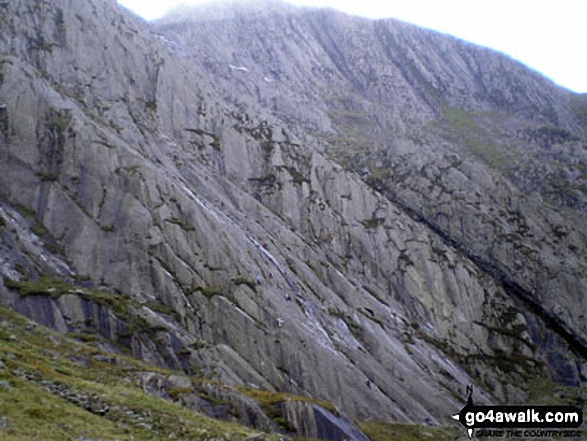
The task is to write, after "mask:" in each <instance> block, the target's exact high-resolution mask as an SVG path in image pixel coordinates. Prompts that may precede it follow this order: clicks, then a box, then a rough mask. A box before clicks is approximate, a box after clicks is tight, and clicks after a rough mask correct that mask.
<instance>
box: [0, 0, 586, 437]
mask: <svg viewBox="0 0 587 441" xmlns="http://www.w3.org/2000/svg"><path fill="white" fill-rule="evenodd" d="M230 11H233V12H234V16H232V15H230V17H226V14H225V13H224V12H222V14H220V17H218V15H217V13H216V12H214V13H210V16H209V17H207V18H205V19H204V18H202V17H200V19H198V20H199V21H198V23H197V26H194V25H193V23H192V22H191V21H190V20H187V21H185V20H183V18H182V19H177V18H174V17H173V16H172V17H171V18H169V19H168V20H166V21H164V22H162V23H160V24H158V25H157V26H151V25H149V24H146V23H144V22H141V21H140V20H138V19H136V18H135V17H133V16H131V15H130V14H128V13H125V12H124V11H121V10H119V9H118V8H117V6H116V4H115V2H109V1H104V0H100V1H98V0H90V1H87V2H84V3H83V4H81V3H79V4H78V3H75V4H72V3H71V2H67V1H65V0H56V1H55V2H52V3H47V2H43V1H40V0H23V1H19V2H13V3H10V4H9V5H8V7H7V9H6V10H3V11H2V12H0V14H1V15H0V21H1V25H2V29H3V30H2V33H1V34H0V48H1V52H2V56H1V59H0V68H1V70H0V72H1V74H2V75H0V79H1V81H0V99H1V100H2V102H0V109H2V110H0V129H1V130H2V133H3V137H0V147H1V148H0V155H1V161H0V196H1V199H0V215H1V216H2V218H1V219H2V224H0V225H1V226H0V237H1V239H2V240H1V247H0V257H1V258H2V267H1V274H2V276H3V278H4V286H3V287H0V291H1V295H0V298H2V300H3V302H4V303H8V304H11V305H13V306H14V308H16V309H17V310H19V311H21V312H23V313H25V314H27V315H28V316H30V317H35V318H36V319H37V320H39V321H41V322H43V323H45V324H47V325H50V326H52V327H54V328H56V329H60V330H63V331H73V330H74V331H75V332H81V331H83V332H87V331H88V330H90V329H94V330H95V331H97V332H98V333H99V334H100V335H102V336H103V337H104V338H106V339H108V340H110V341H111V342H116V343H122V344H123V345H124V346H126V347H128V348H130V349H131V350H132V351H133V353H134V354H135V355H137V356H139V357H143V358H145V359H147V360H149V361H151V362H153V363H155V364H158V365H165V366H170V367H173V368H181V369H184V370H185V371H186V372H191V373H196V372H199V373H201V374H202V375H204V376H205V377H207V378H209V379H216V380H220V381H222V382H224V383H227V384H230V385H232V386H249V387H254V388H255V387H260V388H262V389H268V390H276V391H283V392H291V393H295V394H302V395H307V396H309V397H313V398H320V399H327V400H330V401H332V402H333V403H334V404H335V405H336V406H337V407H339V408H340V409H342V410H343V411H344V412H345V413H346V414H348V415H349V416H350V417H352V418H355V419H356V418H362V419H367V418H378V419H381V418H384V419H387V420H390V421H392V420H401V421H411V422H422V421H424V420H427V421H431V422H435V423H440V422H443V421H448V419H449V417H450V412H447V409H455V410H456V409H458V408H460V406H461V401H462V398H461V396H462V394H463V391H464V386H465V385H467V384H469V383H475V384H476V385H477V386H478V387H477V390H478V392H479V397H478V399H476V402H489V401H495V400H507V401H508V402H513V401H520V400H523V399H525V397H526V396H527V390H526V389H527V387H526V386H527V384H528V383H529V382H530V381H532V380H534V379H540V378H544V377H548V378H555V379H557V380H560V381H564V382H567V383H569V384H578V383H579V382H580V381H582V379H581V377H580V369H583V368H581V366H583V365H584V363H585V357H584V351H585V347H586V346H585V339H586V334H585V333H586V332H587V331H586V330H585V321H584V320H583V318H584V317H583V314H584V312H583V311H584V310H585V308H582V305H584V297H583V296H582V294H581V293H582V292H583V287H584V286H585V273H584V270H585V257H584V256H585V237H584V235H583V234H582V231H583V229H582V228H581V226H582V225H583V223H584V214H583V213H582V212H581V207H582V205H581V204H582V203H583V202H582V200H583V199H582V196H580V195H579V196H577V197H576V198H575V199H576V203H574V205H573V204H572V203H570V202H569V201H570V199H568V198H567V199H565V198H564V197H561V199H559V200H557V201H558V202H557V201H553V203H558V206H551V205H547V204H546V203H545V202H544V201H543V199H541V198H545V197H547V196H548V195H547V194H543V193H544V191H543V190H544V188H546V187H547V185H546V184H545V183H543V182H542V181H541V180H540V178H539V177H537V176H535V175H533V174H532V170H530V169H528V170H529V171H528V173H529V175H528V176H529V177H528V176H527V177H524V176H526V175H522V174H520V173H519V170H520V169H521V168H523V166H524V163H523V162H520V163H519V164H517V165H516V167H517V168H516V169H515V170H513V171H512V172H511V173H510V172H509V168H507V167H505V166H504V168H503V169H500V165H501V164H502V162H500V161H503V160H504V158H505V157H507V155H508V154H510V153H507V151H505V150H504V149H503V146H505V145H508V143H509V142H510V141H511V142H512V143H513V144H512V145H514V146H515V147H516V148H519V149H526V150H527V151H528V152H529V153H528V158H530V159H528V162H527V163H531V162H532V161H536V160H537V159H538V158H542V157H546V158H548V160H550V159H552V160H553V161H554V163H552V164H550V165H549V167H551V168H553V169H554V168H558V167H559V166H560V167H562V168H563V169H565V170H566V169H567V168H568V170H569V173H567V174H565V179H567V181H568V182H571V181H572V180H573V179H574V180H576V182H575V181H573V182H575V183H576V184H577V185H579V184H580V183H581V182H582V181H580V180H579V178H578V177H577V176H576V172H577V170H579V169H580V165H581V164H582V162H581V161H583V157H582V156H581V155H582V154H583V153H582V152H583V150H584V139H585V138H584V136H585V134H584V126H583V125H581V124H582V123H581V120H580V119H579V118H577V117H576V114H577V112H576V110H573V109H576V107H575V108H573V107H570V106H569V104H568V102H569V99H570V96H569V94H568V93H567V92H565V91H563V90H560V89H558V88H556V87H555V86H554V85H552V84H550V83H548V82H547V81H546V80H544V79H542V78H541V77H539V76H538V75H537V74H535V73H532V72H527V70H526V69H524V68H523V67H522V66H520V65H518V64H515V63H513V62H511V61H510V60H506V59H504V58H503V57H502V56H499V55H496V54H493V53H491V52H487V51H484V50H481V49H477V48H474V47H472V46H469V45H466V44H464V43H462V42H457V41H454V40H451V39H447V38H446V37H441V36H438V35H436V34H431V33H429V32H425V31H422V30H419V29H414V28H412V27H409V26H407V25H404V24H401V23H397V22H395V21H376V22H372V21H365V20H362V19H357V18H351V17H347V16H345V15H343V14H339V13H336V12H333V11H315V10H298V9H295V8H288V10H287V11H285V12H282V11H280V10H277V9H276V10H275V11H274V12H272V13H271V14H269V17H268V16H267V15H266V14H260V15H259V14H258V13H257V12H255V10H253V11H249V12H242V11H241V12H239V11H238V10H237V11H236V12H235V11H234V10H233V9H230ZM231 14H232V12H231ZM181 17H183V16H181ZM219 24H221V26H220V25H219ZM220 30H222V34H218V32H219V31H220ZM343 36H344V37H343ZM519 78H523V80H522V79H519ZM514 83H515V84H514ZM518 83H520V84H518ZM536 109H540V111H537V110H536ZM512 115H515V116H512ZM504 120H505V121H506V122H503V121H504ZM550 126H554V127H556V130H555V129H552V130H551V131H550V132H547V133H546V134H544V133H543V131H542V132H541V131H540V127H550ZM567 133H569V134H572V135H571V136H570V137H569V136H567V135H566V134H567ZM455 134H457V135H458V136H457V137H456V138H458V139H456V138H455ZM513 134H515V135H513ZM543 135H544V136H543ZM493 136H494V137H493ZM513 136H515V139H514V138H513ZM490 137H491V143H489V138H490ZM528 139H529V141H528ZM554 140H556V142H555V141H554ZM540 143H542V144H541V145H543V146H544V148H542V150H540V149H539V150H536V149H535V147H536V146H537V145H538V144H540ZM553 143H555V144H556V146H558V147H556V148H554V149H553V150H552V152H550V147H549V146H552V145H553ZM487 146H489V147H487ZM481 147H483V148H481ZM563 147H565V151H566V147H569V148H571V147H573V148H574V151H575V153H572V152H568V154H567V153H565V155H564V158H563V157H562V156H560V155H557V154H556V151H558V150H557V149H559V150H560V149H562V148H563ZM581 149H583V150H581ZM526 150H524V151H526ZM547 150H548V151H549V152H546V151H547ZM571 150H572V149H571ZM503 155H505V156H503ZM557 158H558V159H557ZM571 163H572V164H574V165H573V167H574V168H572V169H571V168H569V167H570V166H569V165H568V164H571ZM506 165H507V164H506ZM567 181H565V182H567ZM535 182H540V185H538V186H537V187H536V191H537V194H535V195H526V194H524V192H525V188H526V187H525V186H534V183H535ZM573 185H574V184H573ZM43 275H45V276H47V275H48V276H51V278H49V279H47V278H41V276H43ZM43 280H44V281H45V282H47V281H49V282H50V283H48V284H47V283H45V284H44V285H43V286H38V285H37V283H38V282H39V281H43ZM131 325H134V326H131ZM104 344H106V342H105V343H104ZM326 366H328V367H329V369H325V367H326ZM147 383H148V384H149V385H150V384H151V382H149V381H147ZM146 387H147V386H146ZM149 387H150V386H149ZM155 389H157V388H155ZM157 390H158V389H157ZM214 393H215V394H218V397H219V399H221V400H227V401H230V402H232V403H240V404H238V405H237V407H238V406H241V411H240V412H239V415H247V414H249V422H251V421H252V420H253V419H255V418H256V419H257V421H258V423H253V424H257V426H258V427H260V428H261V429H262V430H266V427H269V426H270V424H269V422H268V421H265V420H263V418H262V417H260V416H259V417H258V415H257V413H256V412H255V411H251V409H253V407H254V406H253V407H250V406H249V404H247V402H246V401H247V400H244V399H242V400H241V399H240V398H236V396H232V395H231V394H229V395H231V396H227V395H226V394H224V393H223V392H222V391H217V392H214ZM192 398H193V399H192ZM192 398H189V399H188V398H185V399H186V400H187V401H186V403H187V404H188V405H190V406H192V407H194V408H196V409H197V410H204V411H205V407H206V406H203V405H202V403H201V402H200V401H198V399H196V398H195V397H192ZM239 400H240V401H239ZM243 400H244V401H243ZM190 403H191V404H190ZM292 409H293V408H292ZM292 409H290V410H291V412H290V411H289V410H287V408H285V413H287V414H289V413H291V418H289V419H288V421H290V423H291V424H294V425H295V426H296V427H298V426H299V427H302V426H303V425H304V424H308V426H307V427H309V428H308V429H307V431H306V432H304V433H305V434H307V436H322V430H325V431H330V430H332V431H333V432H332V433H335V432H336V433H337V434H340V433H343V434H344V433H347V432H345V430H346V429H345V426H344V424H343V423H340V422H333V421H334V420H332V418H331V417H332V415H327V414H324V413H321V411H320V412H319V411H317V410H316V408H308V407H306V408H304V409H298V410H296V409H293V410H292ZM208 410H210V409H208ZM211 411H215V410H213V409H212V410H211ZM218 411H219V412H222V410H218ZM250 412H252V413H250ZM288 412H289V413H288ZM302 414H303V415H304V416H303V417H302V416H300V415H302ZM250 415H253V416H250ZM255 415H257V416H255ZM296 415H298V416H296ZM243 418H244V417H243ZM326 421H330V423H328V424H334V426H336V427H338V429H333V428H328V429H322V428H323V427H325V426H324V425H325V424H326ZM334 426H333V427H334ZM304 427H305V426H304ZM328 427H331V426H328ZM300 430H301V429H300ZM304 430H306V429H304ZM324 436H325V435H324ZM332 436H339V435H332ZM341 436H346V435H341ZM353 436H354V435H353ZM331 439H335V438H331Z"/></svg>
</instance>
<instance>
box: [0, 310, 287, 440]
mask: <svg viewBox="0 0 587 441" xmlns="http://www.w3.org/2000/svg"><path fill="white" fill-rule="evenodd" d="M101 356H104V357H107V358H109V359H110V360H112V357H115V358H114V360H115V362H114V363H110V362H104V361H99V360H100V359H101ZM0 361H1V363H0V427H2V426H3V425H5V426H6V427H4V428H0V438H2V439H3V440H8V441H16V440H35V439H38V440H66V439H76V440H77V439H82V438H84V439H85V438H88V439H100V440H114V439H120V440H127V439H137V440H138V439H140V440H150V439H163V438H174V439H189V440H200V439H211V438H220V439H230V440H239V439H245V438H246V437H247V436H249V435H251V433H253V432H252V431H251V430H250V429H247V428H244V427H242V426H238V425H235V424H231V423H227V422H223V421H217V420H214V419H211V418H207V417H204V416H202V415H199V414H196V413H194V412H191V411H189V410H187V409H184V408H182V407H181V406H180V405H178V404H174V403H171V402H168V401H165V400H162V399H158V398H154V397H151V396H150V395H148V394H147V393H145V392H144V391H143V389H142V388H141V387H140V385H139V384H138V383H137V382H136V381H135V380H134V379H133V374H135V373H138V372H159V373H163V374H171V372H166V371H163V370H161V369H158V368H155V367H153V366H150V365H147V364H145V363H142V362H140V361H137V360H135V359H132V358H129V357H125V356H121V355H115V356H114V355H113V354H107V353H106V352H103V351H101V350H99V349H97V348H95V347H93V346H91V345H88V344H83V343H79V342H77V341H74V340H73V339H71V338H69V337H67V336H64V335H62V334H59V333H56V332H53V331H50V330H48V329H46V328H44V327H41V326H38V325H35V324H33V323H32V322H30V321H28V320H26V319H25V318H23V317H21V316H19V315H17V314H15V313H14V312H12V311H10V310H9V309H7V308H5V307H3V306H0ZM47 389H53V390H54V392H50V391H49V390H47ZM55 390H60V391H66V392H65V393H64V394H61V396H60V394H59V393H56V392H55ZM63 395H65V396H67V397H68V398H69V399H65V398H62V396H63ZM76 397H82V398H83V400H84V401H85V402H93V403H98V404H96V406H95V408H96V410H100V408H104V407H106V406H108V407H109V409H110V410H109V412H108V413H107V414H106V415H105V416H99V415H98V414H95V413H92V412H90V411H87V410H85V409H84V404H81V405H80V404H77V405H76V404H75V403H74V402H73V401H75V399H76ZM3 421H5V424H3V423H2V422H3ZM275 439H277V438H275Z"/></svg>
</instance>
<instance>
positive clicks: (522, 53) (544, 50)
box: [118, 0, 587, 93]
mask: <svg viewBox="0 0 587 441" xmlns="http://www.w3.org/2000/svg"><path fill="white" fill-rule="evenodd" d="M208 2H210V0H166V1H161V0H118V3H120V4H122V5H124V6H126V7H127V8H129V9H131V10H133V11H134V12H135V13H137V14H138V15H140V16H142V17H143V18H145V19H147V20H152V19H155V18H159V17H161V16H163V15H164V14H165V13H166V12H167V10H169V9H170V8H173V7H175V6H177V5H179V4H182V3H183V4H198V3H208ZM288 2H289V3H293V4H297V5H307V6H329V7H332V8H335V9H338V10H341V11H345V12H347V13H350V14H354V15H360V16H364V17H369V18H385V17H394V18H398V19H400V20H403V21H407V22H409V23H414V24H417V25H420V26H424V27H426V28H429V29H435V30H438V31H440V32H444V33H446V34H451V35H454V36H456V37H459V38H462V39H464V40H468V41H471V42H473V43H476V44H480V45H482V46H486V47H490V48H493V49H496V50H498V51H500V52H503V53H505V54H508V55H509V56H511V57H513V58H515V59H517V60H520V61H521V62H523V63H524V64H526V65H527V66H530V67H531V68H533V69H535V70H537V71H539V72H541V73H542V74H543V75H545V76H547V77H549V78H551V79H552V80H554V81H555V82H556V83H557V84H559V85H561V86H563V87H566V88H567V89H570V90H573V91H575V92H581V93H587V0H360V1H356V0H288Z"/></svg>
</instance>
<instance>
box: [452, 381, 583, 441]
mask: <svg viewBox="0 0 587 441" xmlns="http://www.w3.org/2000/svg"><path fill="white" fill-rule="evenodd" d="M467 392H468V395H469V397H468V399H467V404H466V406H465V407H463V408H462V409H461V411H460V412H459V413H457V414H456V415H453V418H454V419H455V420H457V421H459V422H460V423H461V424H462V425H463V426H465V428H466V429H467V433H468V435H469V438H471V437H472V436H473V434H474V433H475V435H476V436H483V437H524V438H543V437H551V438H566V437H571V438H581V436H582V431H581V430H579V427H580V426H581V425H582V424H583V411H582V410H581V409H579V408H578V407H574V406H475V404H474V403H473V398H472V395H473V388H472V387H467Z"/></svg>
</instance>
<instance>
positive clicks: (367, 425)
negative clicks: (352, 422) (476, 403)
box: [359, 422, 462, 441]
mask: <svg viewBox="0 0 587 441" xmlns="http://www.w3.org/2000/svg"><path fill="white" fill-rule="evenodd" d="M359 428H360V429H361V430H362V431H363V432H364V433H365V434H366V435H367V436H368V437H369V438H371V440H372V441H430V440H435V441H453V440H455V439H457V438H458V437H459V436H460V435H462V434H461V433H460V432H459V430H458V429H457V428H452V427H428V426H418V425H415V424H389V423H378V422H361V423H359Z"/></svg>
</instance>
